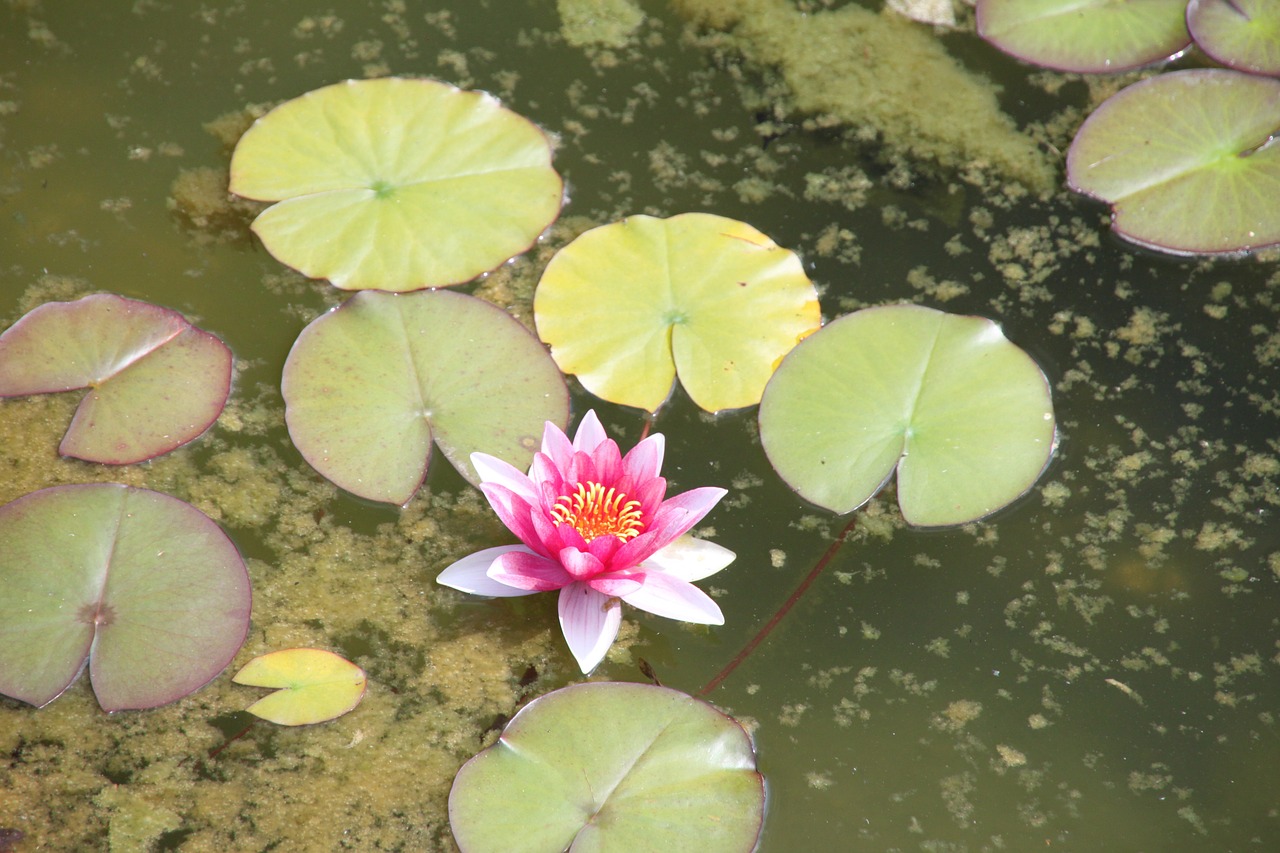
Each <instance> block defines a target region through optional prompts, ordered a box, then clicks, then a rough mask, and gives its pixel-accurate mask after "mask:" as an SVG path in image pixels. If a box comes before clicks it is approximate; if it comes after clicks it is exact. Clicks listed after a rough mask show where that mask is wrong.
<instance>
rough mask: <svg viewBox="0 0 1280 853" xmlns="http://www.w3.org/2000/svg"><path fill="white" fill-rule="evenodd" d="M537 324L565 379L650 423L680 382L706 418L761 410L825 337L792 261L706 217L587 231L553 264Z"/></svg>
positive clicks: (743, 230)
mask: <svg viewBox="0 0 1280 853" xmlns="http://www.w3.org/2000/svg"><path fill="white" fill-rule="evenodd" d="M533 312H534V320H535V322H536V323H537V326H538V334H539V336H540V337H541V338H542V340H543V341H545V342H546V343H548V344H550V345H551V357H552V358H554V359H555V361H556V364H558V365H559V366H560V369H561V370H562V371H564V372H565V373H571V374H574V375H576V376H577V377H578V381H580V382H581V383H582V385H583V387H585V388H586V389H587V390H588V391H590V392H591V393H593V394H595V395H596V396H597V397H601V398H603V399H605V400H608V401H610V402H613V403H621V404H622V405H625V406H636V407H638V408H641V409H645V410H647V411H650V412H654V411H657V409H658V407H659V406H661V405H662V404H663V402H664V401H665V400H666V399H667V397H668V396H669V395H670V393H671V389H672V386H673V383H674V380H675V378H676V376H677V374H678V375H679V377H680V382H681V383H682V384H683V385H684V389H685V391H687V392H688V394H689V396H690V397H691V398H692V399H693V401H694V402H695V403H696V404H697V405H698V406H700V407H701V408H703V409H705V410H707V411H709V412H716V411H720V410H722V409H737V408H742V407H744V406H753V405H755V404H756V403H759V402H760V395H761V394H762V393H764V386H765V383H766V382H768V381H769V377H770V376H772V375H773V371H774V368H775V367H776V366H777V364H778V362H779V361H781V360H782V357H783V356H784V355H786V354H787V353H788V352H790V351H791V349H792V347H794V346H795V345H796V344H797V343H799V342H800V340H801V339H802V338H804V337H805V336H806V335H808V334H810V333H811V332H814V331H816V330H817V329H818V327H819V326H820V325H821V315H820V312H819V309H818V294H817V291H816V290H815V289H814V286H813V283H812V282H811V281H809V278H808V276H806V275H805V273H804V268H803V266H802V265H801V263H800V259H799V258H798V257H797V256H796V255H795V253H794V252H791V251H788V250H787V249H783V248H781V247H779V246H778V245H777V244H776V243H774V242H773V240H771V239H769V238H768V237H767V236H765V235H764V234H762V233H760V232H759V231H757V230H756V229H755V228H752V227H751V226H750V225H747V224H746V223H745V222H738V221H736V220H733V219H726V218H725V217H723V216H715V215H712V214H709V213H685V214H681V215H679V216H673V217H671V218H670V219H657V218H654V217H652V216H632V217H628V218H627V219H624V220H622V221H621V222H614V223H610V224H609V225H603V226H601V227H599V228H593V229H592V230H590V231H587V232H586V233H584V234H582V235H581V236H579V237H578V238H577V239H576V240H574V241H573V242H572V243H570V244H569V245H568V246H565V247H564V248H563V249H561V250H560V252H558V253H557V254H556V256H555V257H554V258H552V259H551V262H550V263H549V264H547V269H546V271H545V272H544V273H543V275H542V280H541V281H540V282H539V284H538V290H537V293H536V294H535V296H534V303H533Z"/></svg>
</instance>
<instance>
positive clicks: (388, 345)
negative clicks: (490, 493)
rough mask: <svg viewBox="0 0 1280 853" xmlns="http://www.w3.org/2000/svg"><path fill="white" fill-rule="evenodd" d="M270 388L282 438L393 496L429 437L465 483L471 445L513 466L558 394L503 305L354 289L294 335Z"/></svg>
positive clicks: (417, 468)
mask: <svg viewBox="0 0 1280 853" xmlns="http://www.w3.org/2000/svg"><path fill="white" fill-rule="evenodd" d="M281 391H282V392H283V395H284V401H285V420H286V422H287V424H288V427H289V435H290V436H291V437H292V439H293V443H294V445H295V446H296V447H297V448H298V450H299V451H300V452H301V453H302V455H303V457H304V458H305V459H306V460H307V462H309V463H310V464H311V466H312V467H313V468H315V469H316V470H317V471H319V472H320V473H321V474H323V475H324V476H325V477H327V478H328V479H330V480H332V481H333V482H334V483H335V484H337V485H338V486H340V487H342V488H344V489H346V490H347V491H349V492H351V493H353V494H356V495H359V496H360V497H364V498H369V499H370V500H375V501H385V502H387V503H395V504H404V503H406V502H408V500H409V499H410V498H411V497H413V493H414V492H416V491H417V489H418V486H419V485H421V483H422V480H423V478H424V477H425V476H426V473H427V464H428V462H429V461H430V457H431V444H432V441H433V440H434V441H435V443H436V444H437V445H438V446H439V447H440V449H441V451H443V453H444V455H445V456H446V457H447V458H448V459H449V461H450V462H451V463H452V464H453V466H454V467H455V468H457V469H458V471H459V472H460V473H461V474H462V476H464V477H466V478H467V480H469V481H470V482H471V483H476V484H478V483H479V482H480V478H479V476H478V475H477V474H476V472H475V469H474V468H472V466H471V460H470V456H471V454H472V453H473V452H475V451H483V452H485V453H488V454H490V455H492V456H497V457H499V458H500V459H504V460H506V461H507V462H510V463H511V464H512V465H515V466H516V467H517V468H521V469H523V468H525V467H527V466H528V464H529V462H530V460H532V459H533V453H534V451H535V450H536V449H537V448H538V446H539V442H540V437H541V435H542V430H543V426H544V424H545V423H546V422H547V421H552V422H553V423H556V424H565V423H567V422H568V420H569V392H568V389H567V388H566V387H565V384H564V378H563V377H562V376H561V375H560V371H559V370H557V369H556V366H555V363H554V362H552V361H551V358H550V356H548V355H547V351H546V350H545V349H544V348H543V346H542V344H540V343H538V341H537V339H536V338H534V336H533V335H532V334H530V333H529V331H528V330H527V329H525V327H524V326H522V325H520V324H519V323H518V322H517V321H516V320H514V319H513V318H512V317H511V315H509V314H507V313H506V312H505V311H502V310H501V309H500V308H497V307H495V306H493V305H491V304H489V303H488V302H485V301H483V300H480V299H476V298H475V297H472V296H466V295H464V294H461V293H453V292H451V291H447V290H431V291H421V292H418V293H403V294H396V293H381V292H378V291H365V292H363V293H357V294H356V295H355V296H353V297H351V298H350V299H348V300H347V301H346V302H344V303H343V304H342V305H340V306H339V307H338V308H336V309H334V310H332V311H330V312H329V313H327V314H324V315H322V316H320V317H319V318H317V319H316V320H314V321H312V323H311V324H310V325H309V326H307V328H305V329H304V330H303V331H302V334H300V335H299V336H298V339H297V341H295V342H294V345H293V350H292V351H291V352H290V353H289V358H288V360H287V361H286V362H285V366H284V379H283V381H282V383H281Z"/></svg>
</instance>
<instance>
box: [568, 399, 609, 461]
mask: <svg viewBox="0 0 1280 853" xmlns="http://www.w3.org/2000/svg"><path fill="white" fill-rule="evenodd" d="M608 438H609V436H607V435H605V434H604V427H602V426H601V425H600V419H599V418H598V417H596V410H595V409H591V410H590V411H588V412H587V413H586V414H585V415H583V416H582V423H580V424H578V431H577V432H576V433H574V434H573V449H574V450H580V451H582V452H583V453H591V452H592V451H594V450H595V449H596V448H597V447H598V446H599V445H600V443H601V442H603V441H605V440H607V439H608Z"/></svg>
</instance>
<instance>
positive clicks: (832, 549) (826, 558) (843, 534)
mask: <svg viewBox="0 0 1280 853" xmlns="http://www.w3.org/2000/svg"><path fill="white" fill-rule="evenodd" d="M857 522H858V516H857V515H856V514H855V515H854V516H853V517H852V518H850V519H849V523H848V524H846V525H845V526H844V529H843V530H841V531H840V533H839V535H838V536H836V538H835V539H834V540H833V541H832V542H831V544H830V545H829V546H828V547H827V550H826V552H825V553H823V555H822V556H821V557H819V558H818V562H816V563H814V564H813V568H812V569H810V570H809V574H807V575H805V577H804V580H802V581H800V585H799V586H797V587H796V588H795V591H794V592H792V593H791V595H790V596H789V597H788V598H787V600H786V601H784V602H782V606H781V607H779V608H778V612H776V613H774V614H773V616H771V617H769V621H768V622H766V623H764V627H763V628H761V629H760V630H759V631H757V632H756V635H755V636H754V637H752V638H751V639H750V640H749V641H748V642H747V644H746V645H745V646H743V647H742V651H740V652H738V653H737V654H736V655H734V658H733V660H731V661H729V663H727V664H726V665H725V667H724V669H722V670H720V671H719V672H718V673H716V676H715V678H713V679H711V680H710V681H708V682H707V683H706V685H704V686H703V688H702V689H701V690H699V691H698V693H697V695H699V696H706V695H707V694H708V693H710V692H711V691H712V690H715V689H716V688H717V687H719V686H720V685H721V683H722V682H723V681H724V680H725V679H726V678H728V677H729V676H730V675H731V674H732V673H733V671H734V670H735V669H737V668H738V667H739V666H740V665H741V664H742V662H743V661H744V660H746V659H747V658H748V657H750V656H751V653H752V652H754V651H755V650H756V646H758V645H760V644H761V643H763V642H764V639H765V637H768V636H769V634H771V633H772V632H773V629H774V628H776V627H777V626H778V623H779V622H781V621H782V617H783V616H786V615H787V613H788V611H790V610H791V608H792V607H794V606H795V603H796V602H797V601H799V600H800V596H802V595H804V593H805V590H807V589H808V588H809V587H810V586H811V585H812V584H813V582H814V581H815V580H817V579H818V575H820V574H822V570H823V569H825V568H826V567H827V564H828V563H830V562H831V558H832V557H834V556H835V555H836V553H837V552H839V550H840V546H842V545H844V543H845V541H846V540H847V539H848V538H849V534H851V533H853V528H854V526H855V525H856V524H857Z"/></svg>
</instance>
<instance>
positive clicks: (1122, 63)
mask: <svg viewBox="0 0 1280 853" xmlns="http://www.w3.org/2000/svg"><path fill="white" fill-rule="evenodd" d="M1186 8H1187V5H1186V0H1124V2H1116V0H978V9H977V12H978V15H977V24H978V35H980V36H982V37H983V38H984V39H986V40H987V41H989V42H991V43H992V44H994V45H995V46H996V47H998V48H1000V49H1001V50H1003V51H1004V52H1005V53H1009V54H1012V55H1013V56H1016V57H1018V58H1019V59H1023V60H1026V61H1027V62H1032V63H1034V64H1036V65H1042V66H1045V67H1046V68H1056V69H1058V70H1059V71H1078V72H1086V73H1087V72H1094V73H1096V72H1102V71H1127V70H1129V69H1130V68H1138V67H1140V66H1143V65H1149V64H1151V63H1153V62H1157V61H1159V60H1162V59H1169V58H1172V57H1173V56H1176V55H1177V54H1178V53H1179V52H1180V51H1182V50H1184V49H1185V48H1186V47H1187V45H1188V44H1190V43H1191V36H1190V34H1189V33H1188V32H1187V23H1186Z"/></svg>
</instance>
